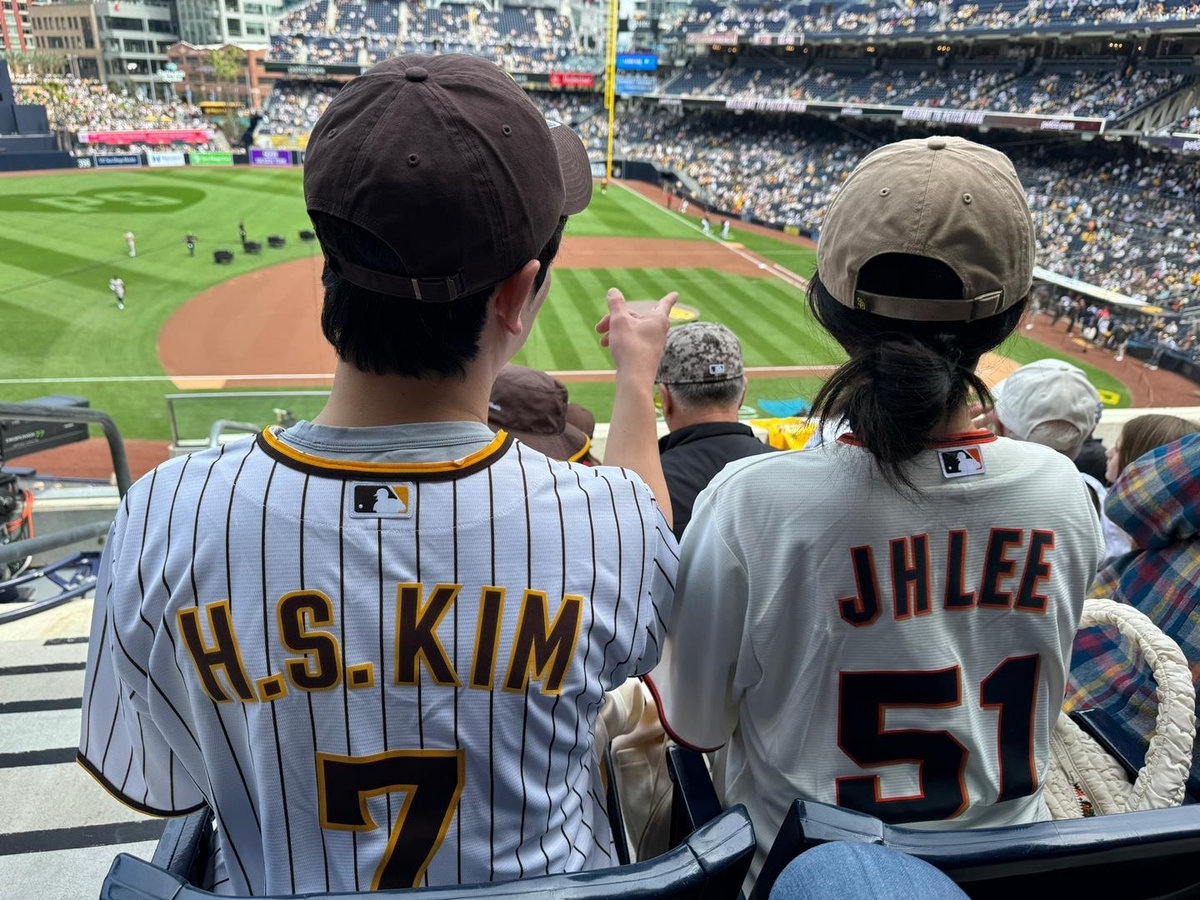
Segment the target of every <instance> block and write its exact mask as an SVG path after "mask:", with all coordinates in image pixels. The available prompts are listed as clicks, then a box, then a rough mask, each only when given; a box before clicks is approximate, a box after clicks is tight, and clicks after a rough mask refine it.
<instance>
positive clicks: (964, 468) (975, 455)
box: [937, 446, 987, 478]
mask: <svg viewBox="0 0 1200 900" xmlns="http://www.w3.org/2000/svg"><path fill="white" fill-rule="evenodd" d="M937 455H938V463H939V464H940V465H941V467H942V477H943V478H966V477H967V476H968V475H982V474H983V473H984V472H986V471H987V470H986V469H985V468H984V465H983V451H982V450H980V449H979V447H978V446H974V447H955V448H954V449H953V450H939V451H938V452H937Z"/></svg>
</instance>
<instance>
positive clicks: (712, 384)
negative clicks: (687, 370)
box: [666, 378, 746, 409]
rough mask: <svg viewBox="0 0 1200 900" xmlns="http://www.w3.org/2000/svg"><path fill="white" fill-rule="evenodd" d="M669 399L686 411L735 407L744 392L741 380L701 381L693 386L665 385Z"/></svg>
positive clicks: (743, 383)
mask: <svg viewBox="0 0 1200 900" xmlns="http://www.w3.org/2000/svg"><path fill="white" fill-rule="evenodd" d="M666 387H667V388H669V389H670V391H671V398H672V399H673V400H675V401H676V402H677V403H679V405H680V406H683V407H686V408H687V409H708V408H710V407H714V406H715V407H726V406H736V405H737V404H739V403H740V402H741V400H742V394H743V393H745V391H746V383H745V382H744V381H743V380H742V379H741V378H734V379H732V380H731V381H702V382H697V383H695V384H670V383H669V382H668V383H667V384H666Z"/></svg>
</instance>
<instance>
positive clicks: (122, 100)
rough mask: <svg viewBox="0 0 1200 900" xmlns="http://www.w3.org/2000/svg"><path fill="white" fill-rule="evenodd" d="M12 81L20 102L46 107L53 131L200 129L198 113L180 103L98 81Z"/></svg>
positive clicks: (24, 78)
mask: <svg viewBox="0 0 1200 900" xmlns="http://www.w3.org/2000/svg"><path fill="white" fill-rule="evenodd" d="M13 80H14V83H15V89H16V92H17V98H18V100H19V101H20V102H22V103H36V104H41V105H43V106H45V107H46V114H47V116H48V117H49V119H50V127H51V128H54V129H56V130H62V131H69V132H72V133H74V132H79V131H125V130H131V129H144V128H178V127H187V128H191V127H200V126H202V125H203V124H204V122H203V120H202V119H201V117H200V116H201V114H200V110H199V109H198V108H196V107H194V106H188V105H187V104H186V103H183V102H182V101H179V102H176V103H164V102H163V101H161V100H159V99H157V98H155V99H146V98H145V97H142V96H140V95H138V94H136V93H131V92H130V91H129V90H128V89H122V90H120V91H116V92H114V91H112V90H109V88H108V87H107V86H105V85H104V84H101V83H100V82H98V81H88V80H85V79H81V78H73V77H71V76H69V75H54V76H45V77H42V76H36V77H35V76H20V77H17V78H15V79H13Z"/></svg>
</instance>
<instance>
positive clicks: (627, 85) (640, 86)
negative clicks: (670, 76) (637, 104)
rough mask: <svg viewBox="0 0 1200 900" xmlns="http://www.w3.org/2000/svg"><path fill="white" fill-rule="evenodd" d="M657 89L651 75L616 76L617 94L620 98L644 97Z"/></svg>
mask: <svg viewBox="0 0 1200 900" xmlns="http://www.w3.org/2000/svg"><path fill="white" fill-rule="evenodd" d="M656 87H658V85H657V83H656V82H655V80H654V76H653V75H618V76H617V93H618V94H619V95H620V96H622V97H645V96H646V95H647V94H653V93H654V90H655V88H656Z"/></svg>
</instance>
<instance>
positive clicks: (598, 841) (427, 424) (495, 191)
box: [79, 55, 677, 894]
mask: <svg viewBox="0 0 1200 900" xmlns="http://www.w3.org/2000/svg"><path fill="white" fill-rule="evenodd" d="M591 186H592V183H591V172H590V165H589V163H588V159H587V154H586V152H585V150H584V148H583V145H582V143H581V142H580V141H579V138H578V137H577V136H575V134H574V133H573V132H572V131H571V130H570V129H568V128H563V127H555V126H554V125H547V123H546V122H545V121H544V119H543V118H542V117H541V115H540V114H539V113H538V111H537V110H536V108H535V107H534V106H533V105H532V103H531V102H530V101H529V100H528V98H526V97H525V95H524V94H523V93H522V91H521V90H520V89H519V88H517V87H516V85H515V84H514V83H513V82H512V81H511V80H510V79H509V78H508V77H507V76H506V75H504V74H503V72H501V70H500V69H498V68H496V67H495V66H494V65H492V64H490V63H487V62H485V61H483V60H479V59H475V58H473V57H466V56H455V55H446V56H439V57H422V56H410V57H400V58H395V59H391V60H388V61H387V62H385V63H382V64H380V65H378V66H376V67H375V68H374V69H372V70H371V71H370V72H368V73H367V74H366V75H364V76H363V77H361V78H359V79H358V80H356V81H354V82H352V83H350V84H349V85H348V86H347V87H346V88H345V89H343V91H342V92H341V93H340V94H339V95H338V97H337V98H336V99H335V100H334V102H333V103H332V104H331V105H330V107H329V109H328V110H327V111H326V113H325V114H324V116H322V118H321V120H320V121H319V122H318V123H317V125H316V128H315V130H314V132H313V135H312V139H311V142H310V144H309V153H308V158H307V164H306V168H305V173H304V188H305V199H306V203H307V206H308V210H309V214H310V216H311V217H312V220H313V224H314V227H315V230H316V232H317V235H318V237H319V239H320V241H321V245H322V249H323V251H324V254H325V262H326V266H325V272H324V276H323V281H324V285H325V302H324V307H323V310H322V320H321V323H322V328H323V331H324V333H325V335H326V337H327V338H328V339H329V341H330V343H331V344H333V346H334V348H335V350H336V351H337V354H338V366H337V374H336V377H335V381H334V386H333V390H332V393H331V396H330V399H329V402H328V404H327V405H326V407H325V409H324V410H322V412H321V413H320V415H318V416H317V417H316V418H315V419H314V420H313V421H311V422H300V423H298V424H296V425H293V426H291V427H288V428H286V429H279V428H270V429H268V430H266V431H264V432H263V433H262V434H261V435H259V436H258V437H257V438H256V439H255V440H252V441H247V442H245V443H240V444H232V445H226V446H225V447H223V448H220V449H216V450H212V451H207V452H204V453H200V454H195V455H193V456H190V457H186V458H182V459H177V460H172V461H171V462H169V463H166V464H164V465H163V466H161V467H159V468H158V469H157V470H155V471H154V472H152V473H151V474H150V475H148V476H146V477H145V478H144V479H142V480H141V481H140V482H138V484H137V485H135V486H134V487H133V488H132V489H131V490H130V492H129V494H128V496H127V497H126V498H125V500H124V502H123V503H122V505H121V508H120V510H119V512H118V514H117V517H116V520H115V522H114V524H113V528H112V532H111V535H110V540H109V542H108V544H107V546H106V549H105V560H104V563H103V566H102V575H101V577H100V581H99V584H98V587H97V595H96V603H95V613H94V620H93V639H92V641H91V644H90V653H89V659H88V670H87V684H86V685H85V694H84V697H85V701H84V711H83V723H82V735H81V742H80V753H79V759H80V762H81V763H82V764H83V765H84V767H85V768H87V769H88V770H89V771H90V772H91V773H92V774H93V775H94V776H95V777H96V778H97V779H98V780H99V781H100V782H101V783H102V784H103V785H104V786H105V787H106V788H108V789H109V790H110V791H111V792H112V793H113V794H114V795H115V796H116V797H118V798H119V799H121V800H123V801H124V802H126V803H127V804H129V805H131V806H133V807H135V808H137V809H139V810H142V811H144V812H148V813H152V814H156V815H166V816H172V815H182V814H184V813H187V812H189V811H191V810H194V809H197V808H199V807H200V806H202V805H205V804H207V805H209V806H211V807H212V808H213V810H214V813H215V817H216V823H217V828H218V840H217V852H216V855H215V857H214V859H213V861H212V864H211V865H210V867H209V870H210V871H209V875H208V877H207V878H206V881H207V884H205V885H203V886H204V887H209V888H211V889H213V890H215V891H216V892H218V893H225V894H247V893H249V894H263V893H277V894H280V893H301V892H315V891H357V890H367V889H375V888H404V887H415V886H421V885H441V884H454V883H460V882H480V881H499V880H506V879H514V878H520V877H524V876H531V875H541V874H546V873H557V872H571V871H578V870H581V869H588V868H597V867H602V866H607V865H610V864H612V863H613V862H614V861H613V859H612V857H611V854H612V838H611V835H610V833H609V830H608V823H607V819H606V817H605V810H604V801H603V799H602V797H603V792H602V790H601V788H600V782H599V778H598V772H597V767H596V762H595V755H594V752H593V751H594V748H593V743H594V726H595V721H596V715H597V711H598V709H599V707H600V704H601V701H602V698H603V695H604V692H605V691H607V690H610V689H612V688H613V687H615V686H617V685H619V684H620V683H621V682H622V681H624V680H625V679H626V678H628V677H630V676H633V675H637V674H640V673H643V672H646V671H647V670H649V669H650V668H652V667H653V666H654V664H655V663H656V662H657V660H658V658H659V652H660V647H661V646H662V643H663V639H664V637H665V635H664V623H665V622H666V621H667V619H668V618H669V616H670V609H671V605H672V601H673V599H674V589H673V580H674V576H675V567H676V560H677V548H676V546H675V540H674V537H673V536H672V534H671V528H670V508H669V503H668V502H667V499H666V498H667V494H666V489H665V486H664V483H663V479H662V471H661V468H660V466H659V463H658V453H657V447H656V443H655V434H654V405H653V382H654V376H655V372H656V369H657V365H658V359H659V356H660V355H661V352H662V347H663V343H664V341H665V339H666V333H667V329H668V313H669V310H670V307H671V305H672V304H673V303H674V295H670V296H668V297H666V298H664V299H663V301H662V302H661V303H659V304H658V305H657V307H656V308H655V309H654V310H653V312H651V313H648V314H646V315H644V316H637V315H635V314H633V313H631V312H629V311H628V310H627V309H626V307H625V302H624V299H623V298H622V297H621V295H620V294H619V293H618V292H617V291H615V290H614V291H611V292H610V293H609V297H608V308H609V314H608V315H606V316H605V317H604V318H603V319H602V320H601V322H600V324H599V325H598V326H597V330H598V331H599V332H600V334H601V335H602V338H601V342H602V343H603V344H605V345H606V346H609V348H610V350H611V352H612V354H613V358H614V362H615V365H616V369H617V384H616V401H615V406H614V410H613V422H612V426H611V431H610V437H609V440H608V448H607V454H606V460H605V461H606V463H608V464H609V465H607V466H601V467H596V468H587V467H583V466H577V465H573V464H569V463H560V462H554V461H552V460H550V459H548V458H547V457H545V456H543V455H542V454H540V453H538V452H537V451H535V450H532V449H531V448H529V447H527V446H524V445H522V444H521V443H520V442H518V441H515V440H513V439H512V438H510V437H509V436H508V435H506V434H505V433H504V432H500V433H499V434H495V435H493V434H492V432H491V431H490V430H489V429H488V427H487V412H488V396H489V393H490V390H491V385H492V381H493V379H494V378H495V376H496V374H497V373H498V372H499V371H500V369H501V368H502V367H503V366H504V365H505V364H506V363H507V362H508V360H509V359H510V358H511V357H512V356H513V355H514V354H515V353H516V352H517V350H519V349H520V347H521V346H522V344H523V343H524V342H525V339H526V338H527V336H528V334H529V331H530V329H531V328H532V326H533V322H534V318H535V316H536V315H537V312H538V310H539V309H540V307H541V305H542V303H544V302H545V299H546V296H547V293H548V291H549V284H550V281H549V269H550V264H551V262H552V261H553V259H554V256H555V254H556V252H557V250H558V246H559V242H560V240H561V237H562V233H563V227H564V225H565V224H566V220H567V217H568V216H570V215H573V214H575V213H578V212H581V211H582V210H583V209H584V208H585V207H586V206H587V203H588V201H589V199H590V196H591ZM614 464H615V465H614ZM656 498H658V500H661V501H662V505H661V508H660V505H659V503H658V502H656Z"/></svg>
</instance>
